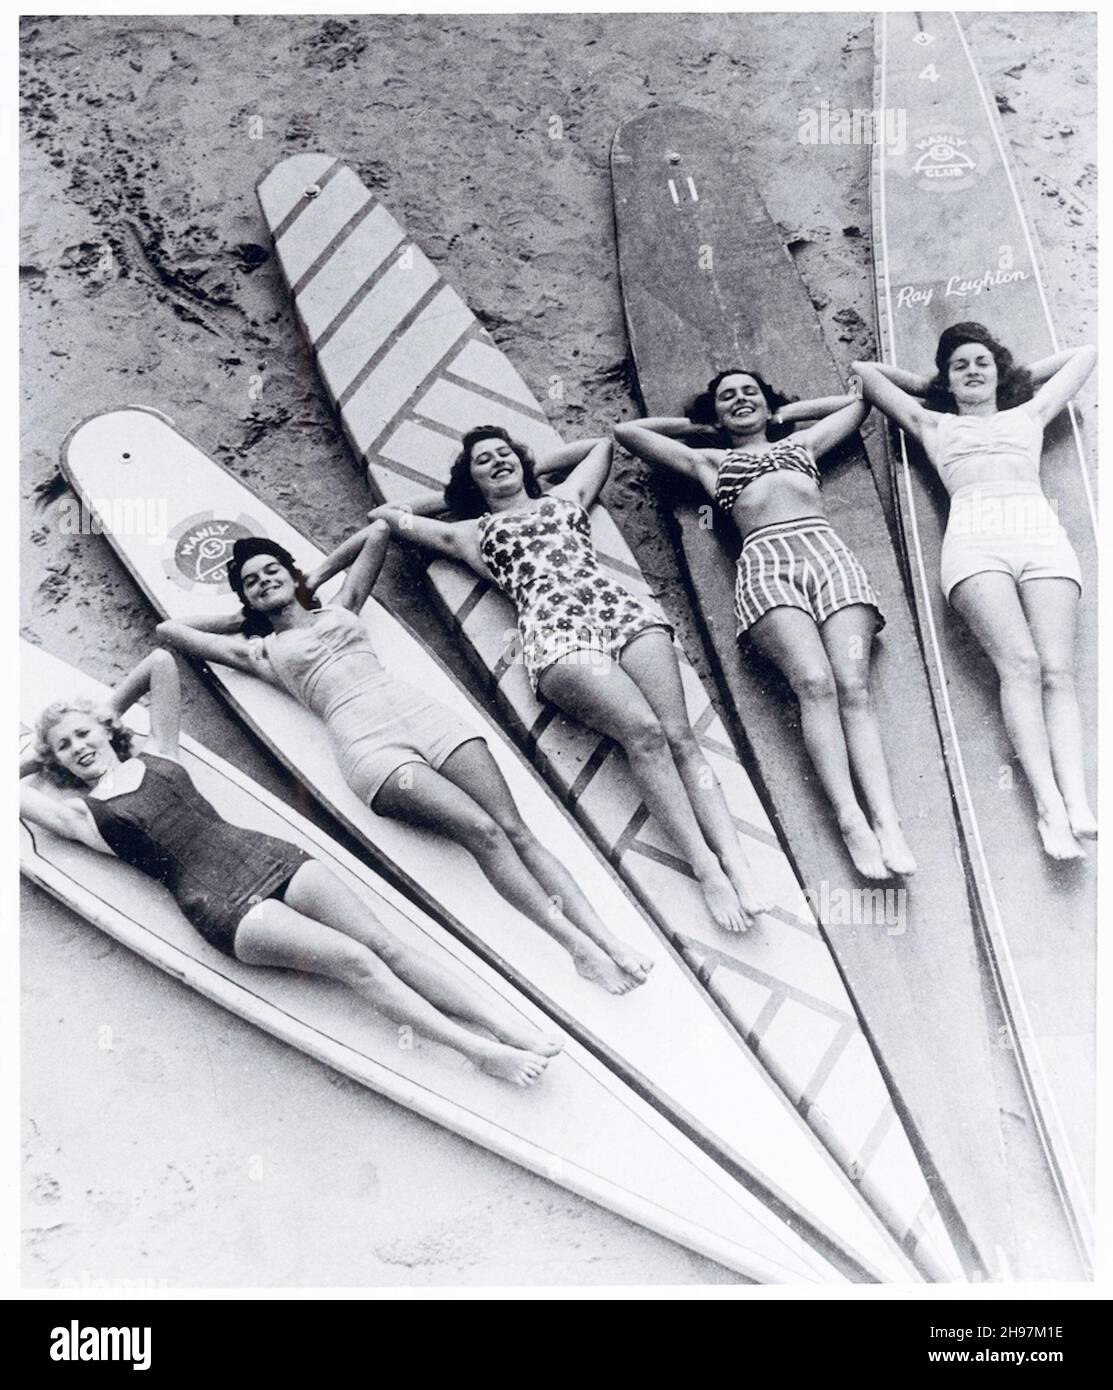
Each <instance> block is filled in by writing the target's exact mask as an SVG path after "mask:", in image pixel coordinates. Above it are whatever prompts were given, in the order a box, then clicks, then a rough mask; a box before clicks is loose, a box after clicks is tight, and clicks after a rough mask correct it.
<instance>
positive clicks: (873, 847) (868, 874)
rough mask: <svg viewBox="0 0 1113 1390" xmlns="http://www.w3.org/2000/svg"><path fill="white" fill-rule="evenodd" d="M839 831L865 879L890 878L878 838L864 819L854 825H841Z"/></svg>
mask: <svg viewBox="0 0 1113 1390" xmlns="http://www.w3.org/2000/svg"><path fill="white" fill-rule="evenodd" d="M839 830H840V831H841V832H842V837H843V839H844V840H845V841H846V848H847V851H848V852H849V854H850V857H851V859H852V860H853V861H854V867H855V868H856V869H857V870H858V872H859V873H860V874H861V875H862V877H863V878H889V877H890V876H891V875H890V872H889V869H888V868H887V867H886V864H885V858H884V856H883V855H882V853H881V846H880V844H878V841H877V836H876V835H875V834H874V833H873V831H872V830H871V829H870V828H869V826H868V825H867V823H866V821H865V818H864V817H863V819H862V820H861V821H857V822H855V823H854V824H853V825H850V826H845V825H840V826H839Z"/></svg>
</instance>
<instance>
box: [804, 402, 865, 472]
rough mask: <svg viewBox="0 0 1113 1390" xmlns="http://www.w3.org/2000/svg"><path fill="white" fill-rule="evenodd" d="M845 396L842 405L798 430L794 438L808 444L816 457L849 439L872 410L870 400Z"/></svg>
mask: <svg viewBox="0 0 1113 1390" xmlns="http://www.w3.org/2000/svg"><path fill="white" fill-rule="evenodd" d="M847 401H848V398H846V397H844V398H843V402H842V405H841V406H840V407H839V409H838V410H836V411H834V412H833V413H832V414H830V415H827V416H826V417H825V418H824V419H822V420H817V421H816V423H815V424H814V425H809V426H808V428H807V429H804V430H798V431H797V432H796V434H795V435H794V436H793V438H794V439H797V440H799V441H800V443H801V444H806V445H807V446H808V448H809V449H811V451H812V453H813V454H814V455H815V456H816V458H819V457H821V455H823V454H826V453H828V452H829V451H830V450H831V449H833V448H835V446H836V445H838V444H841V443H842V442H843V440H844V439H848V438H849V437H850V436H851V435H852V434H853V433H854V432H855V430H857V429H858V427H859V426H860V425H861V423H862V421H863V420H864V419H865V418H866V416H867V415H868V414H869V412H870V407H869V402H868V401H864V400H858V399H854V398H849V404H848V403H847Z"/></svg>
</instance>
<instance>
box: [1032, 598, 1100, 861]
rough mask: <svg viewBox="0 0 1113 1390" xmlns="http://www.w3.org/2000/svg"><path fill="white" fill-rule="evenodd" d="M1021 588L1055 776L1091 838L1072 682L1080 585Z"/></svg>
mask: <svg viewBox="0 0 1113 1390" xmlns="http://www.w3.org/2000/svg"><path fill="white" fill-rule="evenodd" d="M1019 588H1020V602H1021V604H1022V606H1023V608H1024V614H1025V617H1026V618H1027V619H1028V628H1029V631H1030V632H1031V634H1032V641H1033V642H1035V644H1036V651H1037V652H1038V653H1039V657H1040V669H1041V675H1042V680H1043V710H1044V719H1045V721H1046V723H1047V737H1048V742H1049V743H1050V745H1051V763H1052V766H1053V767H1054V769H1055V780H1056V782H1058V784H1059V790H1060V791H1061V792H1062V794H1063V801H1064V803H1065V804H1066V808H1067V815H1068V816H1069V817H1070V823H1071V829H1072V830H1073V831H1074V833H1075V834H1076V835H1078V836H1079V837H1081V838H1082V839H1087V840H1089V839H1093V838H1094V837H1095V836H1096V835H1097V833H1098V824H1097V819H1096V818H1095V816H1094V813H1093V811H1092V810H1091V809H1090V802H1089V798H1088V797H1087V795H1086V767H1085V762H1084V760H1083V756H1082V749H1083V742H1082V716H1081V714H1080V713H1079V709H1078V695H1077V693H1076V691H1075V685H1074V642H1075V630H1076V626H1077V617H1078V598H1079V594H1078V585H1077V584H1076V583H1075V582H1074V580H1073V579H1029V580H1026V581H1025V582H1024V583H1023V584H1021V585H1020V586H1019Z"/></svg>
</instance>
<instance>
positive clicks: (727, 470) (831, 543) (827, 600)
mask: <svg viewBox="0 0 1113 1390" xmlns="http://www.w3.org/2000/svg"><path fill="white" fill-rule="evenodd" d="M780 472H795V473H803V474H804V475H805V476H806V477H808V478H810V479H811V480H812V482H813V483H815V484H816V486H818V485H819V468H818V466H817V464H816V461H815V458H814V457H813V456H812V453H811V450H810V449H808V448H807V447H806V446H805V445H803V444H800V443H798V442H797V441H795V440H792V439H784V440H781V441H780V442H779V443H777V444H774V445H773V447H772V448H771V449H766V450H763V451H761V452H757V451H755V450H747V449H731V451H730V452H729V453H728V454H727V455H726V456H725V458H724V459H723V460H722V462H721V463H720V464H719V472H718V476H717V478H716V480H715V502H716V504H717V505H718V506H719V507H721V508H722V510H723V511H724V512H726V513H727V514H728V515H730V514H731V512H732V511H733V508H734V504H735V502H737V501H738V498H739V496H740V494H741V493H742V492H743V490H744V489H745V488H747V487H749V485H750V484H751V483H752V482H753V481H754V480H755V478H760V477H763V476H764V475H765V474H768V473H780ZM857 603H863V604H867V605H868V606H869V607H871V608H873V609H874V610H875V611H876V613H877V618H878V627H877V630H878V631H880V630H881V628H882V627H884V626H885V618H884V615H883V614H882V612H881V609H880V607H879V606H878V602H877V596H876V595H875V594H874V591H873V586H872V585H871V584H870V581H869V576H868V575H867V574H866V571H865V569H864V567H863V565H862V563H861V561H860V560H859V559H858V557H857V556H856V555H855V554H854V552H853V551H852V550H851V549H850V547H849V546H848V545H847V544H846V542H845V541H844V540H843V539H842V537H841V536H840V535H839V534H838V532H837V531H836V530H835V529H834V527H833V526H832V525H831V523H830V522H829V521H827V520H826V519H825V518H824V517H821V516H806V517H799V518H797V520H795V521H777V522H773V523H771V524H770V525H769V526H759V527H758V528H757V529H756V530H754V531H751V532H750V533H749V534H748V535H747V536H746V538H745V540H744V541H743V542H742V550H741V553H740V554H739V556H738V569H737V572H736V574H735V581H734V612H735V616H736V617H737V619H738V635H739V637H742V636H743V635H744V634H745V633H746V632H747V631H748V630H749V629H750V628H751V627H753V625H754V623H756V622H757V620H758V619H759V618H761V617H764V615H765V614H766V613H768V612H770V611H771V610H772V609H774V608H799V609H800V610H801V611H802V612H804V613H807V614H809V615H810V616H811V618H812V619H813V620H814V622H815V623H816V624H817V625H819V624H822V623H824V622H826V621H827V619H828V618H829V617H830V616H831V614H832V613H837V612H838V611H839V609H841V608H849V607H851V606H852V605H853V604H857Z"/></svg>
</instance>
